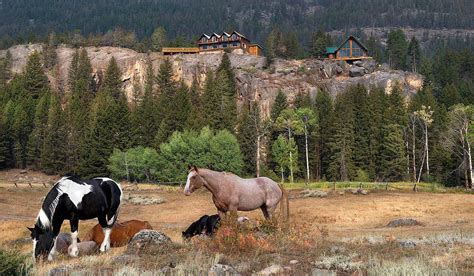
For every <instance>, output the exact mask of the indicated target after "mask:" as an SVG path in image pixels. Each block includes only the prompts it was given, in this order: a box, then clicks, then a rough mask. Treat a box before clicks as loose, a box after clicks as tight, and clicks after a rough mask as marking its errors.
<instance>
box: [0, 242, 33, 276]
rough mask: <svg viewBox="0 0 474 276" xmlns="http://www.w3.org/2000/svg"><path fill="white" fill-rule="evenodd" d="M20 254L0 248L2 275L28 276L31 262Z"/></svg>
mask: <svg viewBox="0 0 474 276" xmlns="http://www.w3.org/2000/svg"><path fill="white" fill-rule="evenodd" d="M27 258H28V257H27V256H25V255H23V254H21V253H20V252H17V251H13V250H7V249H4V248H0V275H28V274H29V272H30V270H31V267H32V265H31V262H29V261H28V260H27Z"/></svg>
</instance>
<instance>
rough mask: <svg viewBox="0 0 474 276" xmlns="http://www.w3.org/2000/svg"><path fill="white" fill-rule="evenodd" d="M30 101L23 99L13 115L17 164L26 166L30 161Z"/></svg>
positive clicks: (22, 166)
mask: <svg viewBox="0 0 474 276" xmlns="http://www.w3.org/2000/svg"><path fill="white" fill-rule="evenodd" d="M30 104H31V103H30V101H21V102H19V103H18V104H17V105H16V107H15V113H14V115H13V117H14V119H13V126H12V131H13V136H14V139H15V159H16V161H17V165H18V166H20V167H21V168H23V169H24V168H25V167H26V165H27V161H28V140H29V137H30V133H31V129H32V123H31V119H30V117H29V115H28V112H27V110H28V109H29V108H30V107H29V105H30Z"/></svg>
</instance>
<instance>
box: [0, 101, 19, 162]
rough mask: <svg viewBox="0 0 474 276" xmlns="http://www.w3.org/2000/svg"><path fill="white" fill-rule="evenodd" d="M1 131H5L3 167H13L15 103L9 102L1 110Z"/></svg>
mask: <svg viewBox="0 0 474 276" xmlns="http://www.w3.org/2000/svg"><path fill="white" fill-rule="evenodd" d="M2 115H3V116H2V118H1V119H2V129H4V131H5V147H6V153H5V162H4V163H5V166H6V167H13V166H15V164H16V160H15V135H14V131H13V130H14V129H13V123H14V120H15V103H14V102H13V101H12V100H9V101H8V102H7V104H6V105H5V107H4V109H3V114H2Z"/></svg>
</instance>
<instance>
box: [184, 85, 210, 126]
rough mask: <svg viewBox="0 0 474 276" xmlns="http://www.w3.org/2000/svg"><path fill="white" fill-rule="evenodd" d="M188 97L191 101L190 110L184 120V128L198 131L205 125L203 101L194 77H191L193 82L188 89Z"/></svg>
mask: <svg viewBox="0 0 474 276" xmlns="http://www.w3.org/2000/svg"><path fill="white" fill-rule="evenodd" d="M189 98H190V103H191V111H190V113H189V116H188V120H187V122H186V128H187V129H190V130H196V131H199V130H201V129H202V128H203V127H204V126H205V125H206V122H205V120H204V114H203V102H202V96H201V92H200V87H199V84H198V83H197V79H196V78H194V79H193V83H192V84H191V88H190V89H189Z"/></svg>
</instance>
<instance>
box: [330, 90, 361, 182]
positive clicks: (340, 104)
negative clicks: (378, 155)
mask: <svg viewBox="0 0 474 276" xmlns="http://www.w3.org/2000/svg"><path fill="white" fill-rule="evenodd" d="M354 123H355V118H354V106H353V104H352V102H351V99H350V97H348V94H339V95H338V96H337V97H336V101H335V106H334V121H333V133H332V134H331V136H330V140H329V144H328V146H329V149H330V152H331V153H330V158H329V164H328V165H329V167H328V174H329V176H330V177H331V179H333V180H337V181H348V180H350V179H352V178H353V177H354V174H355V165H354V145H355V143H354V142H355V137H354Z"/></svg>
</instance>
